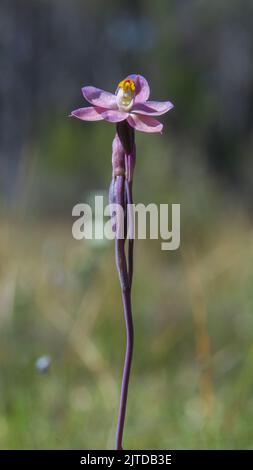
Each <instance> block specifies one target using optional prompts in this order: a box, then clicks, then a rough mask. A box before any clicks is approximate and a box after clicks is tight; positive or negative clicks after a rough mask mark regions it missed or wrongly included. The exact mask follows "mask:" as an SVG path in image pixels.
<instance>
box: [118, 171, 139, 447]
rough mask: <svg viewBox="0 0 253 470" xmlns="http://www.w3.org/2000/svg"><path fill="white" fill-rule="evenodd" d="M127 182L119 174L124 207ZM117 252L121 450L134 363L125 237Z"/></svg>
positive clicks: (121, 202) (119, 187) (119, 186)
mask: <svg viewBox="0 0 253 470" xmlns="http://www.w3.org/2000/svg"><path fill="white" fill-rule="evenodd" d="M125 183H126V181H125V177H124V176H118V177H117V178H116V191H115V199H116V203H117V204H120V205H121V206H122V207H123V208H124V209H125V207H126V204H125ZM118 223H119V221H118ZM119 233H120V231H119ZM115 254H116V264H117V269H118V273H119V279H120V284H121V293H122V302H123V307H124V317H125V324H126V353H125V363H124V370H123V377H122V385H121V395H120V407H119V416H118V426H117V433H116V449H117V450H121V449H122V437H123V430H124V423H125V416H126V404H127V393H128V384H129V377H130V370H131V363H132V356H133V343H134V330H133V318H132V308H131V295H130V282H129V275H128V270H127V262H126V255H125V239H124V238H117V237H116V244H115Z"/></svg>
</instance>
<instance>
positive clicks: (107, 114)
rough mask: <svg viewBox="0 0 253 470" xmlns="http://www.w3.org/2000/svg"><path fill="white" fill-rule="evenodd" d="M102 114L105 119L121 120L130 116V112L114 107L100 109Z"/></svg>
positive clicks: (111, 120)
mask: <svg viewBox="0 0 253 470" xmlns="http://www.w3.org/2000/svg"><path fill="white" fill-rule="evenodd" d="M99 113H100V115H101V116H102V118H103V119H104V120H105V121H109V122H120V121H124V120H125V119H127V118H128V116H129V113H125V112H123V111H116V110H114V109H102V110H101V111H99Z"/></svg>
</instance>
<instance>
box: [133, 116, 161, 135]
mask: <svg viewBox="0 0 253 470" xmlns="http://www.w3.org/2000/svg"><path fill="white" fill-rule="evenodd" d="M127 122H128V124H130V126H132V127H134V128H135V129H136V130H137V131H142V132H149V133H154V132H160V133H161V132H162V129H163V125H162V124H161V123H160V122H159V121H157V119H154V118H152V117H150V116H144V115H143V116H141V115H136V114H130V116H129V117H128V118H127Z"/></svg>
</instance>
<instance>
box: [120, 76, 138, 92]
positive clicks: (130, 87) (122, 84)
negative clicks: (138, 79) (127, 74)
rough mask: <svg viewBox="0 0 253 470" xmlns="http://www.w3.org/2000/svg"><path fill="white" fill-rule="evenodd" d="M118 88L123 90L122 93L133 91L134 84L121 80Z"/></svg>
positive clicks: (130, 81)
mask: <svg viewBox="0 0 253 470" xmlns="http://www.w3.org/2000/svg"><path fill="white" fill-rule="evenodd" d="M118 87H119V88H123V90H124V91H128V90H131V91H135V83H134V81H133V80H130V79H125V80H122V81H121V82H119V84H118Z"/></svg>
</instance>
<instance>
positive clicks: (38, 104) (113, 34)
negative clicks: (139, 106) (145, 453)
mask: <svg viewBox="0 0 253 470" xmlns="http://www.w3.org/2000/svg"><path fill="white" fill-rule="evenodd" d="M252 15H253V4H252V2H251V1H247V0H227V1H226V0H214V1H212V2H208V1H207V0H206V1H205V0H187V1H185V0H170V1H168V0H159V1H157V2H154V1H151V0H145V1H144V0H135V1H134V0H129V1H128V2H126V1H122V0H117V1H116V0H107V1H106V2H105V1H99V0H86V1H85V2H84V1H81V0H72V1H71V0H68V1H67V0H61V1H60V0H22V1H19V0H12V1H11V2H10V1H7V0H1V4H0V57H1V75H0V136H1V138H0V215H1V223H0V448H1V449H5V448H11V449H45V448H49V449H65V448H73V449H75V448H83V449H99V448H100V449H101V448H103V449H110V448H113V447H114V435H115V428H116V420H117V412H118V401H119V393H120V383H121V372H122V365H123V358H124V344H125V333H124V321H123V313H122V307H121V297H120V289H119V284H118V278H117V273H116V269H115V266H114V247H113V243H112V242H107V243H103V244H101V243H100V244H96V243H94V242H93V243H91V242H88V241H76V240H74V239H73V238H72V233H71V227H72V223H73V220H72V216H71V212H72V207H73V206H74V205H75V204H77V203H79V202H86V201H87V200H90V199H91V198H93V196H94V195H95V194H98V193H101V191H107V188H108V185H109V182H110V177H111V141H112V138H113V136H114V133H115V129H114V126H113V125H110V124H108V123H104V122H99V123H83V122H79V121H77V120H71V119H68V117H67V116H68V114H69V112H70V111H71V110H72V109H75V108H78V107H81V106H83V105H84V106H85V102H84V100H83V98H82V96H81V91H80V89H81V87H82V86H84V85H85V84H93V85H94V86H97V87H99V88H104V89H106V90H110V91H114V90H115V87H116V86H117V83H118V82H119V81H120V80H121V79H122V78H124V76H126V75H127V74H129V73H140V74H142V75H144V76H145V77H146V78H147V79H148V80H149V82H150V84H151V94H152V98H153V99H158V100H159V99H160V100H166V99H170V100H171V101H172V102H173V103H174V104H175V109H174V110H173V111H172V112H170V113H169V114H168V115H166V116H164V117H163V118H162V121H163V122H164V124H165V129H164V134H163V136H162V137H161V136H159V135H145V134H142V133H138V134H137V136H136V140H137V149H138V157H137V165H136V172H135V186H134V196H135V201H136V202H144V203H146V204H147V203H149V202H154V203H157V204H159V203H169V204H171V203H180V204H181V224H182V227H181V237H182V241H181V247H180V249H179V250H177V251H176V252H162V251H161V249H160V240H158V241H155V240H151V241H150V240H145V241H143V240H140V241H137V242H136V248H135V276H134V287H133V306H134V308H133V311H134V321H135V328H136V336H135V338H136V341H135V353H134V364H133V370H132V377H131V384H130V393H129V400H128V410H127V421H126V429H125V438H124V442H125V447H126V448H132V449H140V448H143V449H147V448H152V449H162V448H173V449H182V448H189V449H200V448H206V449H225V448H226V449H227V448H229V449H233V448H253V429H252V420H253V375H252V370H253V290H252V283H253V241H252V193H253V185H252V183H253V171H252V169H253V166H252V150H253V129H252V118H253V67H252V59H251V57H252V38H253V33H252ZM43 356H48V357H49V360H50V362H51V365H50V367H49V369H48V370H47V371H46V370H45V371H44V373H41V371H40V370H39V369H40V367H38V363H37V362H36V361H38V359H39V358H41V357H43ZM36 364H37V367H36Z"/></svg>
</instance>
